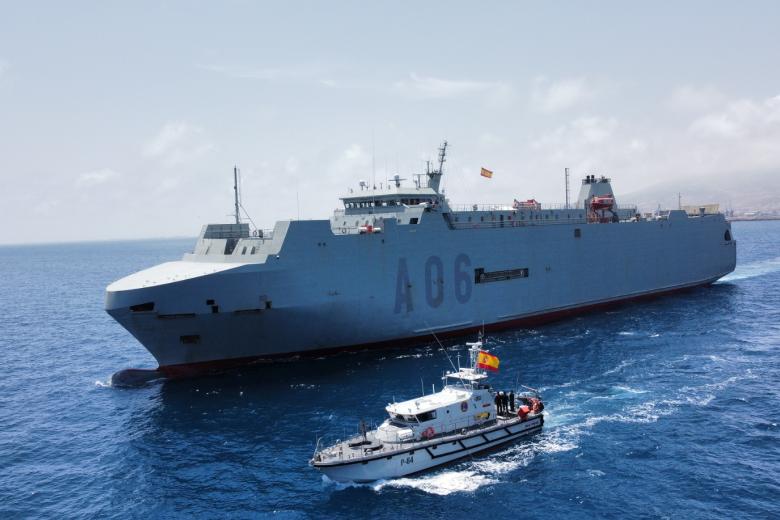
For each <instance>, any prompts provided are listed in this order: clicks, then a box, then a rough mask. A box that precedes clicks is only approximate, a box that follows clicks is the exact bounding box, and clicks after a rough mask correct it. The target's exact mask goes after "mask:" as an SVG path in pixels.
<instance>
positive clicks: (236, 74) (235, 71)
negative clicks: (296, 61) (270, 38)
mask: <svg viewBox="0 0 780 520" xmlns="http://www.w3.org/2000/svg"><path fill="white" fill-rule="evenodd" d="M196 67H197V68H199V69H201V70H206V71H209V72H213V73H216V74H220V75H222V76H227V77H228V78H231V79H246V80H256V81H269V82H270V81H290V80H304V81H311V82H314V83H317V84H320V85H322V86H326V87H334V86H336V82H335V81H334V80H332V79H318V78H321V77H323V76H327V73H326V71H325V70H324V69H323V67H321V66H319V65H312V64H302V65H286V66H282V67H262V66H256V65H219V64H198V65H196Z"/></svg>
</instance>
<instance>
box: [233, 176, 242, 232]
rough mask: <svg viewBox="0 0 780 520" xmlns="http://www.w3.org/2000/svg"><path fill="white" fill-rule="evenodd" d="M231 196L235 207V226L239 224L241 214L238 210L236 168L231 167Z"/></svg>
mask: <svg viewBox="0 0 780 520" xmlns="http://www.w3.org/2000/svg"><path fill="white" fill-rule="evenodd" d="M233 194H234V196H235V205H236V224H241V213H239V209H238V166H233Z"/></svg>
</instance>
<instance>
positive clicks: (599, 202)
mask: <svg viewBox="0 0 780 520" xmlns="http://www.w3.org/2000/svg"><path fill="white" fill-rule="evenodd" d="M614 205H615V198H614V197H613V196H612V195H605V196H603V197H598V196H597V197H593V198H592V199H591V200H590V209H592V210H593V211H597V210H600V209H611V208H612V206H614Z"/></svg>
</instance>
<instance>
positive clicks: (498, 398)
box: [494, 392, 501, 415]
mask: <svg viewBox="0 0 780 520" xmlns="http://www.w3.org/2000/svg"><path fill="white" fill-rule="evenodd" d="M494 400H495V402H496V415H501V394H500V393H498V392H496V398H495V399H494Z"/></svg>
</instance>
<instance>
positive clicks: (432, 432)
mask: <svg viewBox="0 0 780 520" xmlns="http://www.w3.org/2000/svg"><path fill="white" fill-rule="evenodd" d="M434 435H436V431H435V430H434V429H433V426H428V427H427V428H426V429H424V430H423V432H422V436H423V437H424V438H426V439H431V438H433V436H434Z"/></svg>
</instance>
